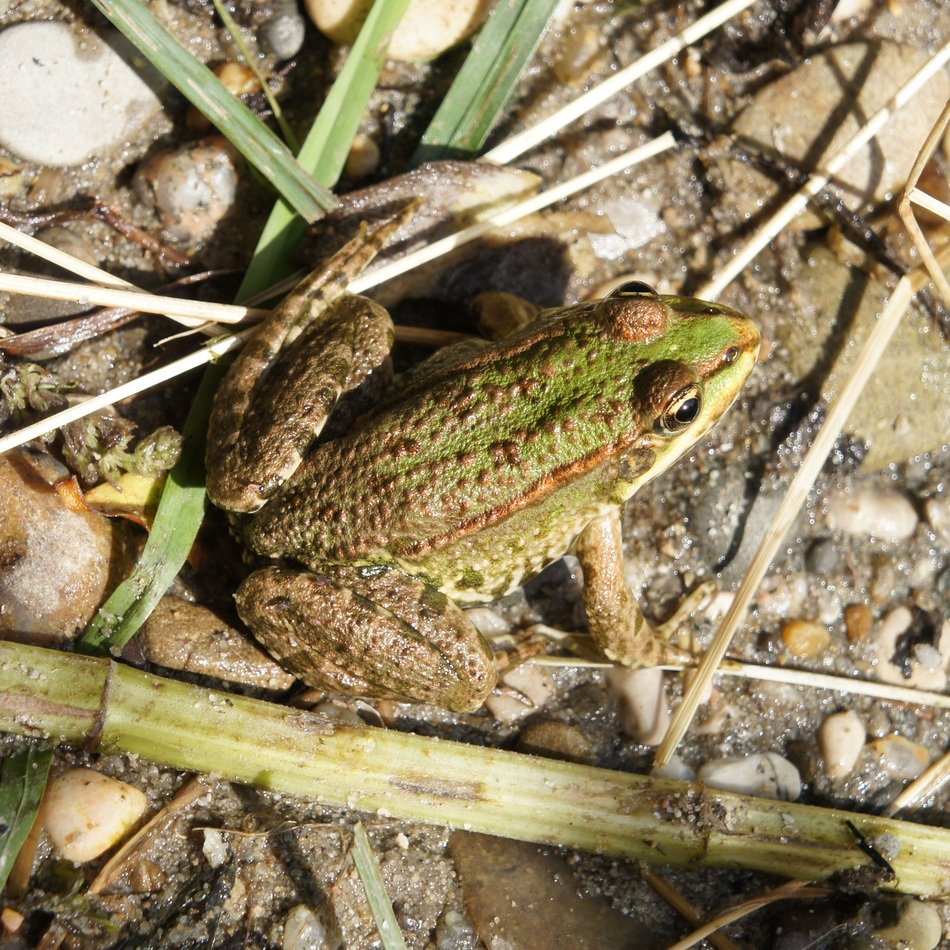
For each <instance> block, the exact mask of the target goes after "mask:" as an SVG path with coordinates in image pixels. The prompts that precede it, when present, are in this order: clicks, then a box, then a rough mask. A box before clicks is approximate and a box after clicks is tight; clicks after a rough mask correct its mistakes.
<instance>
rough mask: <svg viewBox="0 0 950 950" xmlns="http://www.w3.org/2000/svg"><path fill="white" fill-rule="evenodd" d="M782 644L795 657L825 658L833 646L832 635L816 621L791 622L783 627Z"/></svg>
mask: <svg viewBox="0 0 950 950" xmlns="http://www.w3.org/2000/svg"><path fill="white" fill-rule="evenodd" d="M782 642H783V643H784V644H785V646H786V647H787V648H788V650H789V652H790V653H791V654H792V655H793V656H802V657H816V656H823V655H824V654H825V653H827V652H828V647H829V646H830V645H831V634H830V633H828V630H827V628H826V627H824V626H822V625H821V624H820V623H816V622H815V621H814V620H790V621H789V622H788V623H786V624H785V626H784V627H782Z"/></svg>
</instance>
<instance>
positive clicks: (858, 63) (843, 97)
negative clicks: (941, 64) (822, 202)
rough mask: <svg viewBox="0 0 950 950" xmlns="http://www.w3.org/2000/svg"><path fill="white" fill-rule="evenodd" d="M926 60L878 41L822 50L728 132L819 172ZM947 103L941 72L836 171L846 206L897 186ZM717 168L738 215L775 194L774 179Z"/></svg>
mask: <svg viewBox="0 0 950 950" xmlns="http://www.w3.org/2000/svg"><path fill="white" fill-rule="evenodd" d="M929 58H930V54H929V53H928V51H927V50H925V49H918V48H917V47H914V46H908V45H901V44H898V43H892V42H880V41H871V42H857V43H846V44H842V45H839V46H834V47H831V48H829V49H826V50H823V51H822V52H819V53H817V54H815V55H814V56H811V57H809V58H808V59H807V60H805V61H804V62H803V63H802V64H801V65H799V66H798V67H797V68H795V69H793V70H792V71H791V72H790V73H788V74H786V75H784V76H782V77H781V78H779V79H777V80H775V81H774V82H771V83H769V84H768V85H766V86H764V87H763V88H762V89H761V90H760V91H759V92H758V93H757V94H756V95H755V97H754V99H753V101H752V104H751V105H750V106H748V107H747V108H746V109H745V110H744V111H743V112H742V113H741V114H740V115H739V117H738V119H737V120H736V122H735V123H734V125H733V131H734V134H735V135H736V137H737V138H738V139H740V140H741V141H743V142H746V143H749V144H752V145H757V146H758V147H759V148H761V149H762V150H763V151H764V152H765V154H767V155H769V154H774V153H776V152H778V153H780V154H781V155H783V156H785V157H787V158H789V159H791V160H792V161H793V162H796V163H806V165H807V167H808V168H809V169H811V168H821V167H822V165H823V162H824V161H825V160H826V158H830V157H831V156H832V155H833V154H834V153H835V152H837V151H838V150H839V149H840V148H841V147H842V146H843V145H844V143H845V142H847V141H848V140H849V139H850V138H852V137H853V135H854V134H855V132H856V131H857V130H858V128H859V126H860V125H862V124H863V123H864V122H865V121H866V120H867V118H868V117H869V116H871V115H873V114H874V113H875V112H876V111H877V110H878V109H879V108H880V107H881V106H882V105H883V104H884V103H885V102H886V101H887V100H888V99H889V98H890V97H891V96H892V95H893V94H894V93H895V92H896V91H897V90H898V88H899V87H900V86H901V85H902V84H903V83H904V82H906V81H907V80H908V79H909V78H910V77H911V76H912V75H913V74H914V73H915V72H916V71H917V70H919V69H920V68H921V67H922V66H924V65H925V64H926V63H927V62H928V60H929ZM948 98H950V77H948V76H947V73H946V72H945V71H941V72H938V73H937V74H936V75H935V76H934V77H933V79H932V81H931V82H928V84H927V86H926V87H925V89H923V90H922V91H921V92H920V93H919V94H918V95H917V96H915V98H914V100H913V104H912V105H911V106H910V107H909V108H908V109H906V110H902V112H901V114H900V115H899V116H895V117H894V119H893V121H891V122H888V123H887V124H886V125H885V127H884V128H883V129H882V130H881V132H879V133H878V135H877V136H876V137H875V138H874V139H873V140H872V141H871V142H870V143H869V144H868V145H865V146H864V148H863V149H862V150H861V151H860V152H858V153H857V155H856V156H855V157H854V158H852V159H851V161H849V162H848V163H847V164H846V165H845V167H844V168H843V169H842V170H841V171H839V172H838V173H836V175H835V181H836V182H837V183H839V185H840V186H841V191H842V193H843V198H844V201H845V203H846V204H847V205H848V206H849V207H851V208H854V207H856V206H859V205H861V204H864V203H867V202H871V201H876V202H880V201H885V200H887V199H888V198H889V197H890V195H891V193H892V192H894V191H896V190H897V189H899V188H900V187H901V185H903V183H904V181H905V180H906V178H907V175H908V173H909V172H910V168H911V165H912V164H913V162H914V160H915V158H916V157H917V152H918V151H919V149H920V147H921V145H922V144H923V142H924V139H925V138H926V137H927V135H928V133H929V132H930V129H931V127H932V126H933V123H934V122H935V121H936V118H937V116H938V115H939V114H940V110H941V109H942V108H943V106H944V104H945V103H946V101H947V99H948ZM789 102H794V103H795V108H794V109H789V108H788V103H789ZM832 133H833V134H832ZM721 167H722V171H723V175H724V176H725V178H726V187H727V192H726V193H727V195H728V196H729V198H730V199H731V200H732V201H734V202H736V203H737V205H738V208H739V210H740V211H741V213H743V214H745V215H746V216H752V215H756V214H759V213H760V212H761V208H762V204H763V197H762V196H763V195H765V196H766V198H765V202H766V203H768V201H769V198H768V196H770V195H774V194H776V193H777V186H776V185H775V183H774V181H771V180H770V179H769V178H768V176H766V175H765V173H764V172H758V171H755V170H754V169H752V168H751V167H750V166H749V165H748V164H744V165H741V164H740V163H738V162H736V161H734V160H733V161H726V162H722V163H721ZM816 220H820V219H818V218H816V216H814V215H811V214H809V215H800V216H799V217H798V219H797V221H798V223H799V226H800V227H815V222H816Z"/></svg>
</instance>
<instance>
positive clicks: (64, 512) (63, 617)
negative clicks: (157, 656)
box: [0, 452, 121, 646]
mask: <svg viewBox="0 0 950 950" xmlns="http://www.w3.org/2000/svg"><path fill="white" fill-rule="evenodd" d="M68 474H69V473H68V472H67V471H66V469H65V468H63V467H62V466H61V465H59V464H58V463H56V462H54V461H53V460H52V459H50V458H48V457H47V456H39V455H36V454H33V453H27V452H10V453H8V454H7V455H5V456H3V457H0V552H2V557H0V604H2V605H3V607H2V609H0V636H2V637H3V638H5V639H15V640H27V641H29V642H33V643H38V644H41V645H48V646H51V645H54V644H56V643H63V642H64V641H68V640H69V639H71V638H72V637H73V636H75V635H76V634H77V632H78V631H80V630H82V629H83V627H85V626H86V624H87V623H88V622H89V620H91V619H92V617H93V615H94V614H95V612H96V610H97V609H98V607H99V605H100V604H101V603H102V602H103V601H104V600H105V598H106V596H107V595H108V593H109V590H110V576H111V574H110V566H111V567H113V568H115V569H119V568H118V566H117V565H115V564H114V560H115V552H116V550H117V549H119V548H120V547H121V546H120V545H119V544H118V543H117V540H116V534H115V529H114V528H113V525H112V523H111V522H110V521H109V519H108V518H104V517H103V516H102V515H99V514H96V513H95V512H92V511H89V510H87V509H85V508H82V507H77V506H76V505H75V504H74V503H73V501H72V499H71V498H70V496H68V495H67V494H66V493H61V492H59V491H57V489H56V487H55V485H56V483H57V482H58V481H60V480H62V479H66V478H67V477H68ZM65 484H68V482H66V483H65ZM80 504H81V503H80Z"/></svg>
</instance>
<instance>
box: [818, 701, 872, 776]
mask: <svg viewBox="0 0 950 950" xmlns="http://www.w3.org/2000/svg"><path fill="white" fill-rule="evenodd" d="M865 735H866V730H865V727H864V723H863V722H862V721H861V717H860V716H859V715H858V714H857V713H856V712H855V711H854V710H853V709H849V710H847V711H846V712H839V713H834V714H832V715H831V716H828V718H827V719H825V721H824V722H823V723H822V724H821V729H820V730H819V731H818V743H819V745H820V747H821V756H822V758H823V759H824V760H825V771H826V772H827V773H828V774H829V775H830V776H831V778H834V779H838V778H844V777H845V776H846V775H847V774H848V773H849V772H850V771H851V770H852V769H853V768H854V765H855V763H856V762H857V761H858V756H860V754H861V750H862V749H863V748H864V737H865Z"/></svg>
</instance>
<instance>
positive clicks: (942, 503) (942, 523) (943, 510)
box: [924, 492, 950, 548]
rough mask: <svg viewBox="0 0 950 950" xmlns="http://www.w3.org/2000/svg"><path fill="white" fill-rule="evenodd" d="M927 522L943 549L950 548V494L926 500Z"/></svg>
mask: <svg viewBox="0 0 950 950" xmlns="http://www.w3.org/2000/svg"><path fill="white" fill-rule="evenodd" d="M924 514H925V515H926V516H927V522H928V523H929V524H930V527H931V528H933V531H934V534H935V535H937V537H938V538H939V539H940V543H941V544H942V545H943V546H944V547H945V548H950V492H941V493H940V494H939V495H934V496H933V498H928V499H927V501H926V503H925V504H924Z"/></svg>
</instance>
